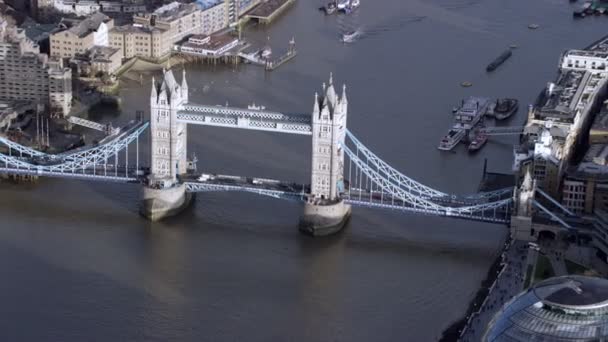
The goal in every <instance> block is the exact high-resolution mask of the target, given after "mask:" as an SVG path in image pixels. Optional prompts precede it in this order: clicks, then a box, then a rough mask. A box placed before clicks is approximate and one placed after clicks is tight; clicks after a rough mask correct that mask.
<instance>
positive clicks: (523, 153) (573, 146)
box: [514, 38, 608, 199]
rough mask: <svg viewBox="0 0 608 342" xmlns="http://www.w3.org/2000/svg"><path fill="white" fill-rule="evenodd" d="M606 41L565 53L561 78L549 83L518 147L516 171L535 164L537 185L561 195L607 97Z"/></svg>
mask: <svg viewBox="0 0 608 342" xmlns="http://www.w3.org/2000/svg"><path fill="white" fill-rule="evenodd" d="M607 42H608V38H605V39H603V40H601V41H599V42H598V43H596V44H594V45H592V46H590V47H589V48H588V49H586V50H569V51H566V52H565V53H564V54H563V55H562V57H561V60H560V69H559V74H558V77H557V79H556V81H555V82H550V83H549V84H548V85H547V88H546V89H545V90H544V91H543V92H542V93H541V94H540V95H539V97H538V99H537V100H536V103H535V105H534V106H531V108H530V110H529V112H528V121H527V123H526V128H525V131H524V133H525V134H526V140H527V141H526V143H524V144H523V146H519V147H518V148H516V150H515V151H514V154H515V160H516V161H517V164H516V165H515V166H514V169H515V170H516V171H517V170H521V167H520V166H521V165H524V164H531V166H532V169H533V173H534V176H535V179H536V180H537V184H538V186H539V187H540V188H541V189H543V190H544V191H546V192H547V193H549V194H550V195H551V196H552V197H554V198H556V199H559V198H560V195H561V191H560V189H561V186H562V181H563V179H564V175H565V173H566V171H567V170H568V169H569V168H570V166H571V163H572V160H573V157H574V154H575V151H576V150H577V149H578V148H579V147H580V146H581V143H582V142H583V141H584V140H585V138H586V134H587V132H588V130H589V126H590V124H591V121H592V119H593V117H594V115H595V114H596V113H597V112H598V111H599V109H600V108H601V104H602V102H603V100H604V99H605V98H606V81H607V79H608V70H606V63H608V61H607V60H608V44H607ZM570 185H572V186H577V185H574V184H568V186H570Z"/></svg>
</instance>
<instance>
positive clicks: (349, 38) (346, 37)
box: [342, 30, 360, 43]
mask: <svg viewBox="0 0 608 342" xmlns="http://www.w3.org/2000/svg"><path fill="white" fill-rule="evenodd" d="M359 34H360V33H359V31H358V30H357V31H348V32H346V33H343V34H342V42H344V43H352V42H354V41H355V39H356V38H357V37H358V36H359Z"/></svg>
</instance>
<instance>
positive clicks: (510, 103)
mask: <svg viewBox="0 0 608 342" xmlns="http://www.w3.org/2000/svg"><path fill="white" fill-rule="evenodd" d="M518 108H519V102H518V101H517V100H516V99H508V98H505V99H498V100H496V103H495V105H494V118H496V120H504V119H506V118H508V117H510V116H511V115H513V113H515V112H517V109H518Z"/></svg>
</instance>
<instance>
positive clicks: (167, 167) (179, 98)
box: [150, 70, 188, 184]
mask: <svg viewBox="0 0 608 342" xmlns="http://www.w3.org/2000/svg"><path fill="white" fill-rule="evenodd" d="M186 103H188V84H187V82H186V71H185V70H184V71H183V76H182V83H181V85H180V84H179V83H177V80H176V79H175V77H174V76H173V71H171V70H169V71H166V70H163V79H162V81H161V82H160V83H156V81H155V80H154V79H152V91H151V94H150V132H153V133H152V135H151V147H152V150H151V157H150V158H151V159H150V160H151V164H152V169H151V174H152V175H154V177H156V178H158V179H162V180H167V181H169V183H171V184H174V183H175V181H176V177H177V175H179V174H183V173H185V172H186V170H187V167H188V164H187V160H186V149H187V146H186V144H187V125H186V124H185V123H178V122H177V112H178V111H179V110H180V109H182V107H183V105H184V104H186ZM172 132H173V133H174V134H172ZM154 181H155V180H153V182H154Z"/></svg>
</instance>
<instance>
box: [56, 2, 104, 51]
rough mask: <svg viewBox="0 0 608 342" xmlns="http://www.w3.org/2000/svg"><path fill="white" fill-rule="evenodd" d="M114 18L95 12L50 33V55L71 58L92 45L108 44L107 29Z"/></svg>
mask: <svg viewBox="0 0 608 342" xmlns="http://www.w3.org/2000/svg"><path fill="white" fill-rule="evenodd" d="M113 27H114V20H112V19H111V18H110V17H108V16H106V15H105V14H103V13H100V12H97V13H94V14H92V15H91V16H90V17H88V18H86V19H85V20H82V21H80V22H78V23H76V24H74V25H73V26H71V27H69V28H66V29H64V30H61V31H58V32H55V33H53V34H51V37H50V43H51V56H53V57H59V58H72V57H74V56H75V55H76V54H79V53H80V54H82V53H85V52H86V51H87V50H89V49H90V48H92V47H93V46H96V45H97V46H108V45H110V39H109V33H108V32H109V30H111V29H112V28H113Z"/></svg>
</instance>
